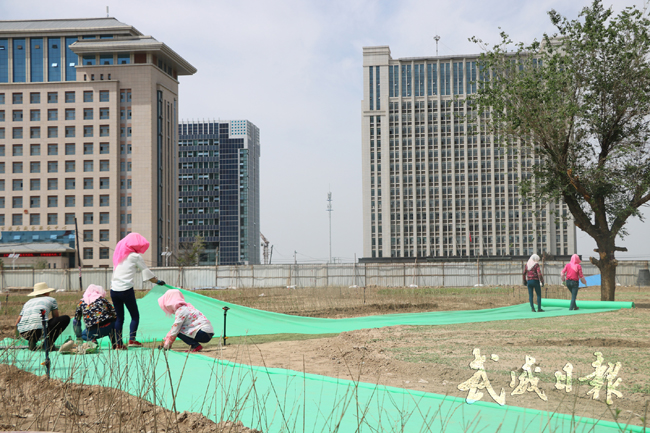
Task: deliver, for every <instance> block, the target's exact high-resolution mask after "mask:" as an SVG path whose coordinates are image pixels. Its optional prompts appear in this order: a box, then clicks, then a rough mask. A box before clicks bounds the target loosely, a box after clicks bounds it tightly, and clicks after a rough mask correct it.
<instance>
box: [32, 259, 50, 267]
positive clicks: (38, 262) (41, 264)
mask: <svg viewBox="0 0 650 433" xmlns="http://www.w3.org/2000/svg"><path fill="white" fill-rule="evenodd" d="M34 269H47V260H45V259H42V258H41V259H38V260H36V263H34Z"/></svg>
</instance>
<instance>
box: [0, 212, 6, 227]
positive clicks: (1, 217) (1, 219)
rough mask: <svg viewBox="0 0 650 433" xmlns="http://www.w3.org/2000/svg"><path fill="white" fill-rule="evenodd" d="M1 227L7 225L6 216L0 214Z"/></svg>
mask: <svg viewBox="0 0 650 433" xmlns="http://www.w3.org/2000/svg"><path fill="white" fill-rule="evenodd" d="M0 225H5V216H4V215H2V214H0Z"/></svg>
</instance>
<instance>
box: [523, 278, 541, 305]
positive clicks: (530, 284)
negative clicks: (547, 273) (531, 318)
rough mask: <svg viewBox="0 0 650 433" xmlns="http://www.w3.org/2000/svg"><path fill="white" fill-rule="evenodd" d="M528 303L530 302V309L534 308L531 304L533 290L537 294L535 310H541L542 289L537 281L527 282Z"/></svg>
mask: <svg viewBox="0 0 650 433" xmlns="http://www.w3.org/2000/svg"><path fill="white" fill-rule="evenodd" d="M527 285H528V301H529V302H530V308H535V305H534V304H533V289H535V293H536V294H537V309H540V308H542V287H541V286H540V285H539V280H528V284H527Z"/></svg>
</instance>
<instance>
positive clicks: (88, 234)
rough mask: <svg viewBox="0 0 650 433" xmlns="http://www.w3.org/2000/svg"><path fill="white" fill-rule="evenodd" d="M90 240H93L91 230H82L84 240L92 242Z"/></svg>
mask: <svg viewBox="0 0 650 433" xmlns="http://www.w3.org/2000/svg"><path fill="white" fill-rule="evenodd" d="M92 241H93V231H92V230H84V242H92ZM84 258H85V257H84Z"/></svg>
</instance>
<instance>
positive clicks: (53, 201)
mask: <svg viewBox="0 0 650 433" xmlns="http://www.w3.org/2000/svg"><path fill="white" fill-rule="evenodd" d="M58 205H59V196H56V195H48V196H47V207H57V206H58Z"/></svg>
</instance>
